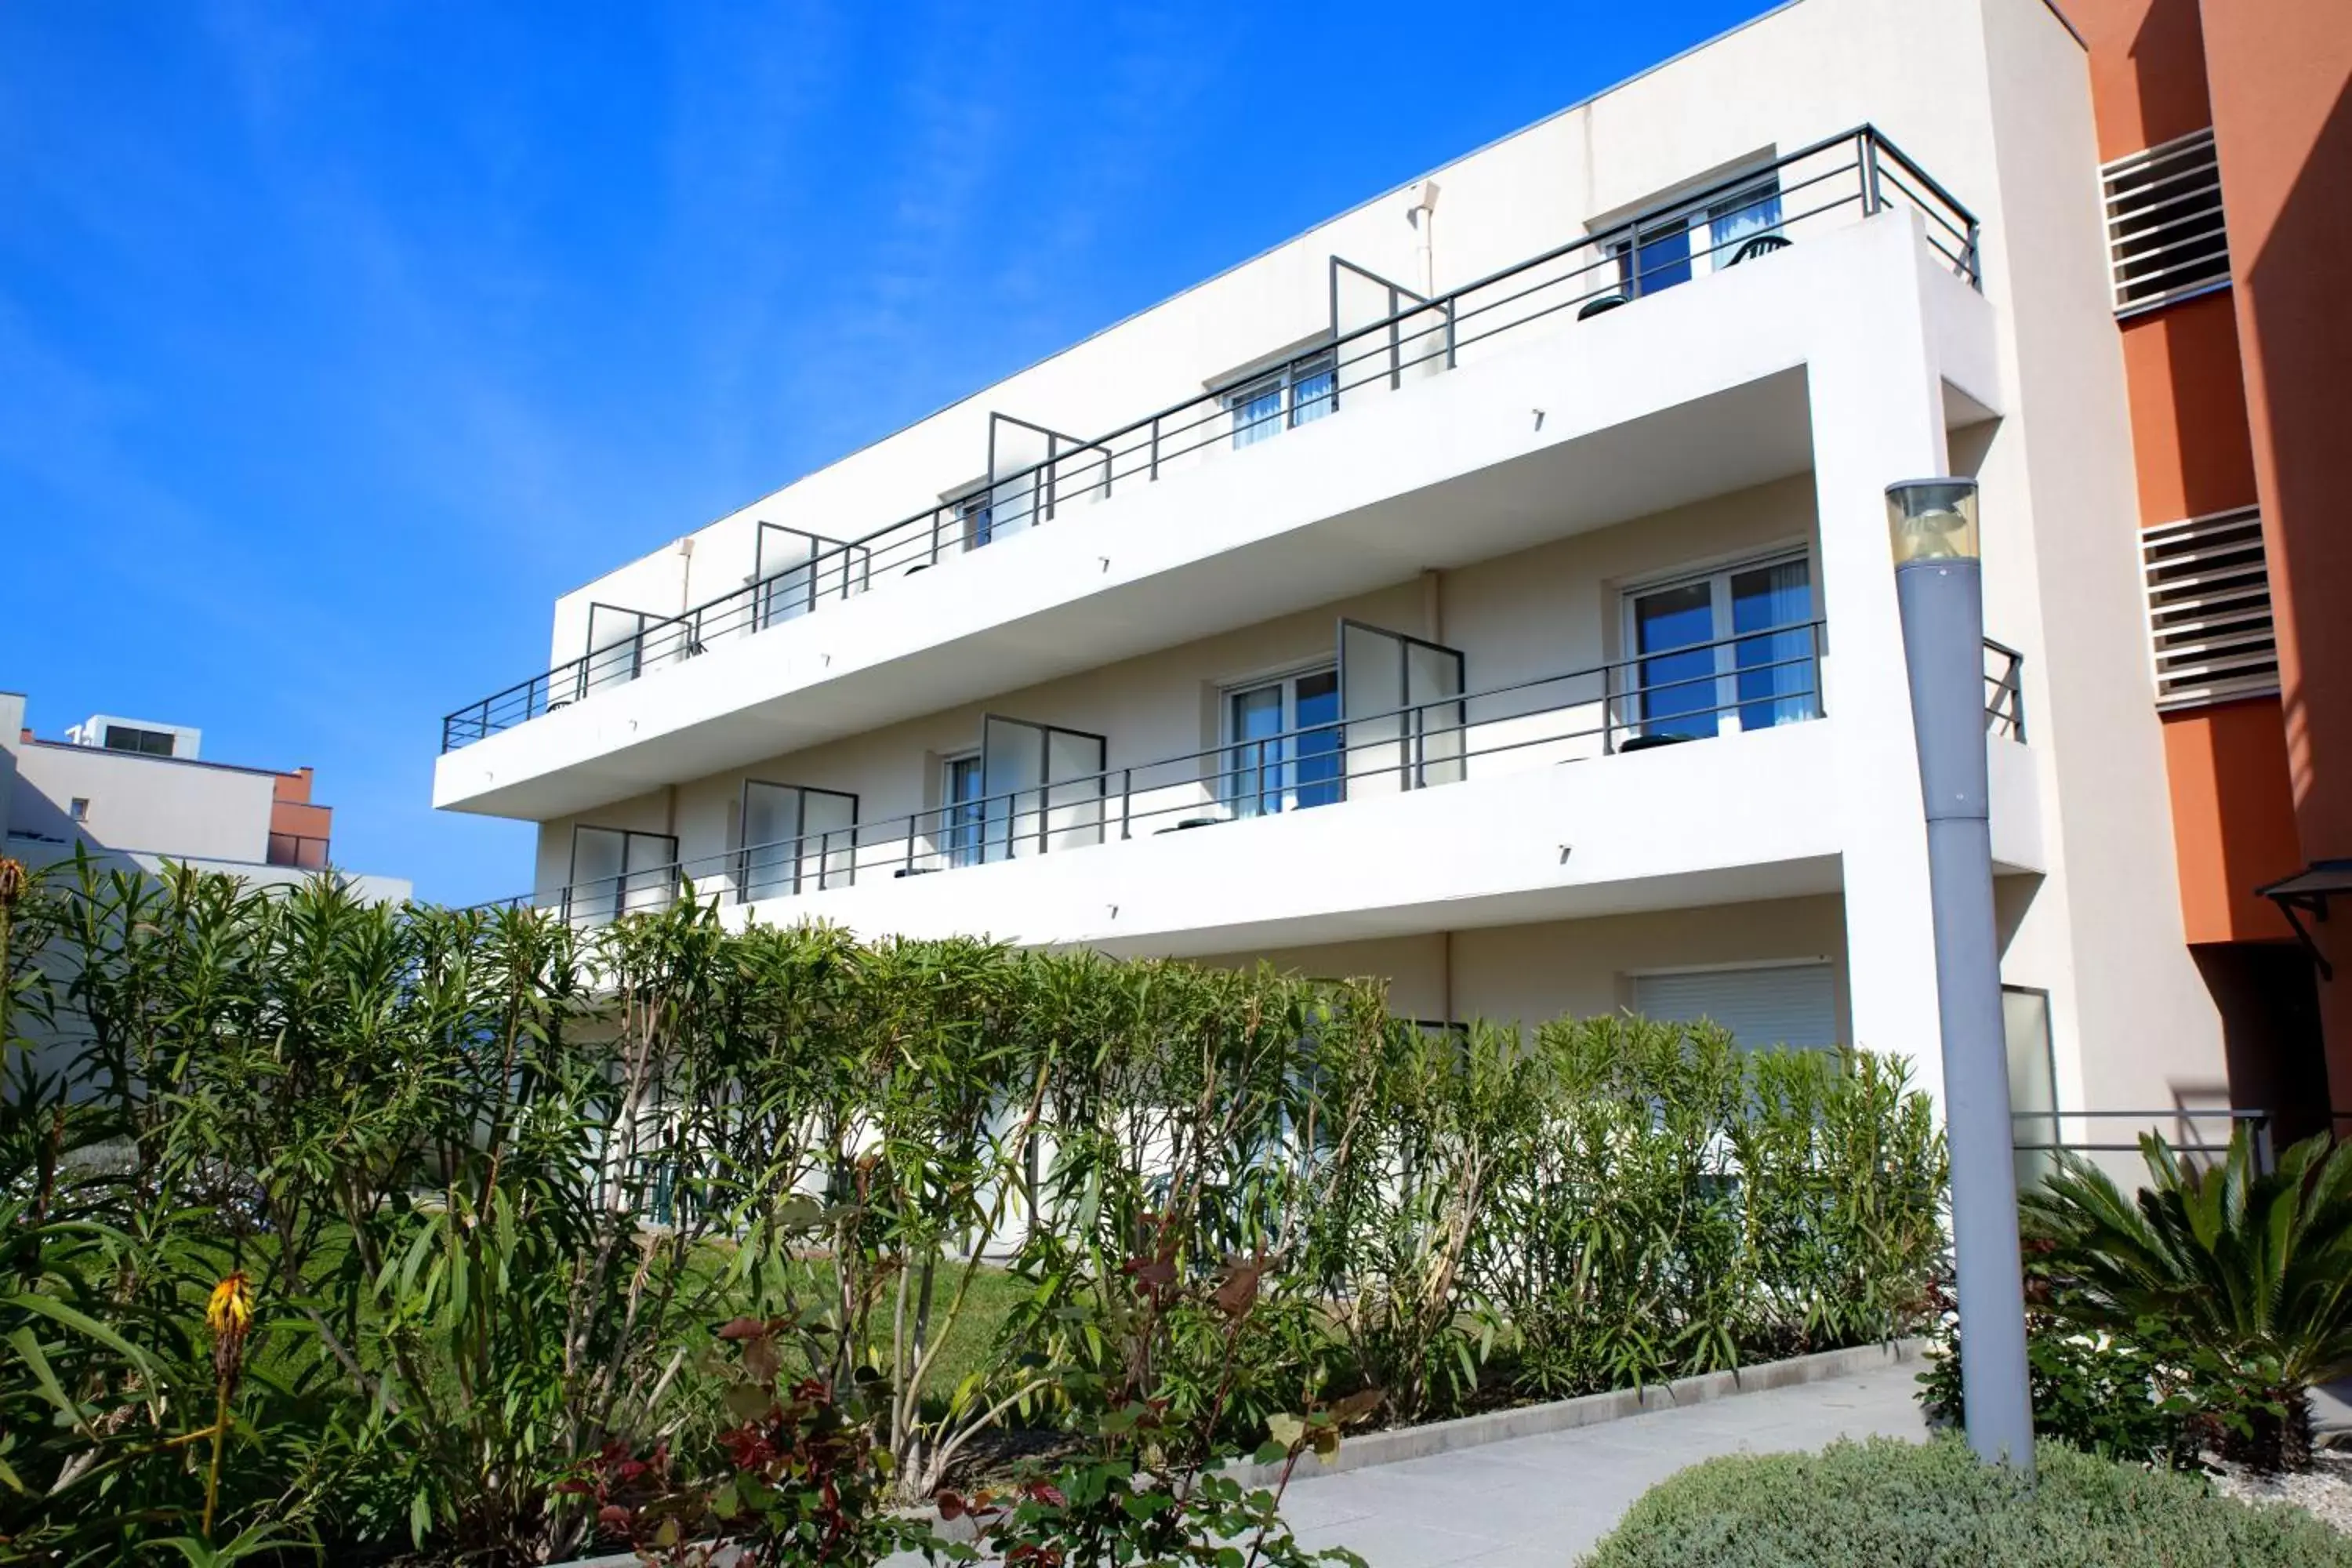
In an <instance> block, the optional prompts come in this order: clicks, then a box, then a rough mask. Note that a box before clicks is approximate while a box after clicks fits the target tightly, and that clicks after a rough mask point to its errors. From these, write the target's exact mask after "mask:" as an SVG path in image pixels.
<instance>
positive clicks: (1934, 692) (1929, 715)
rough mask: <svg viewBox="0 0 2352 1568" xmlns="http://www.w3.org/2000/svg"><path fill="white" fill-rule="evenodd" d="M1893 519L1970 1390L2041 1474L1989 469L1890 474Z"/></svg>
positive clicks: (2010, 1445)
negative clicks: (2012, 1043) (2007, 1008)
mask: <svg viewBox="0 0 2352 1568" xmlns="http://www.w3.org/2000/svg"><path fill="white" fill-rule="evenodd" d="M1886 521H1887V529H1888V532H1889V534H1890V536H1891V539H1892V542H1893V544H1894V548H1895V599H1896V602H1897V604H1898V605H1899V606H1900V608H1901V612H1902V616H1903V657H1904V659H1905V661H1906V664H1907V666H1908V667H1909V671H1910V680H1911V722H1912V726H1913V730H1914V731H1915V733H1916V738H1917V741H1918V746H1919V791H1920V795H1921V796H1922V797H1923V798H1924V800H1925V802H1926V805H1927V886H1928V893H1929V898H1930V900H1931V901H1932V902H1933V905H1934V908H1935V920H1936V995H1937V1015H1938V1018H1937V1022H1938V1023H1939V1024H1940V1025H1941V1026H1942V1032H1943V1037H1944V1038H1943V1047H1944V1121H1945V1127H1946V1129H1947V1133H1948V1138H1949V1141H1950V1144H1951V1155H1952V1250H1953V1252H1954V1254H1955V1256H1956V1258H1957V1266H1958V1274H1959V1306H1960V1332H1961V1335H1962V1343H1963V1345H1964V1346H1965V1352H1966V1353H1965V1354H1963V1355H1962V1357H1961V1359H1960V1397H1961V1402H1962V1405H1963V1407H1964V1409H1965V1411H1966V1415H1967V1419H1968V1428H1969V1447H1972V1448H1974V1449H1975V1450H1976V1452H1977V1457H1978V1458H1981V1459H1983V1460H1984V1461H1985V1462H1986V1463H1987V1464H1999V1463H2002V1462H2004V1461H2005V1462H2006V1463H2008V1464H2009V1465H2011V1467H2013V1468H2016V1469H2019V1470H2021V1471H2024V1472H2026V1473H2028V1474H2031V1473H2032V1468H2033V1401H2032V1392H2031V1390H2030V1388H2029V1385H2028V1384H2027V1381H2026V1362H2025V1290H2024V1285H2023V1282H2022V1280H2021V1279H2020V1270H2019V1259H2018V1247H2017V1170H2016V1166H2015V1164H2014V1163H2013V1161H2014V1155H2013V1153H2012V1149H2011V1131H2010V1112H2009V1058H2008V1047H2007V1045H2006V1043H2005V1037H2004V1031H2003V1028H2002V1025H2001V1010H2000V948H1999V945H1998V940H1997V938H1996V936H1995V934H1994V928H1993V910H1992V833H1991V827H1990V813H1989V811H1988V808H1987V795H1988V794H1989V791H1990V786H1989V784H1988V782H1987V780H1986V776H1985V723H1984V583H1983V579H1982V577H1981V575H1980V574H1979V565H1978V561H1977V487H1976V481H1974V480H1973V479H1906V480H1905V481H1903V482H1902V483H1900V484H1893V485H1889V486H1887V487H1886Z"/></svg>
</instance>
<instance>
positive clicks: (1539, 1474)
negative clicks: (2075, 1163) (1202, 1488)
mask: <svg viewBox="0 0 2352 1568" xmlns="http://www.w3.org/2000/svg"><path fill="white" fill-rule="evenodd" d="M1918 1372H1919V1363H1916V1362H1907V1363H1899V1364H1896V1365H1893V1366H1888V1367H1885V1368H1883V1369H1880V1370H1875V1371H1872V1372H1866V1373H1856V1374H1854V1375H1852V1376H1848V1377H1843V1378H1836V1379H1832V1380H1829V1381H1826V1382H1822V1383H1812V1384H1801V1385H1799V1386H1797V1387H1793V1388H1780V1389H1774V1390H1771V1391H1769V1392H1768V1393H1762V1394H1738V1395H1735V1396H1733V1397H1731V1398H1728V1399H1719V1400H1712V1401H1709V1402H1708V1403H1706V1404H1704V1405H1691V1406H1689V1407H1687V1408H1685V1409H1681V1410H1660V1411H1655V1412H1653V1413H1651V1414H1649V1415H1633V1416H1629V1417H1627V1418H1625V1419H1623V1420H1620V1421H1611V1422H1607V1423H1605V1424H1603V1425H1601V1426H1586V1427H1580V1428H1578V1429H1576V1430H1574V1431H1568V1432H1555V1433H1550V1434H1548V1435H1546V1436H1540V1437H1518V1438H1514V1439H1512V1440H1511V1441H1508V1442H1504V1443H1490V1444H1487V1445H1486V1446H1484V1447H1476V1448H1465V1449H1461V1450H1458V1451H1456V1452H1454V1453H1451V1454H1438V1455H1433V1456H1432V1457H1431V1458H1425V1459H1409V1460H1407V1461H1405V1462H1404V1463H1402V1464H1396V1465H1375V1466H1369V1467H1367V1468H1363V1469H1360V1470H1350V1471H1347V1472H1344V1473H1342V1474H1339V1475H1336V1476H1313V1475H1303V1476H1302V1477H1301V1478H1297V1479H1293V1480H1292V1482H1291V1485H1290V1489H1289V1491H1288V1492H1287V1493H1286V1495H1285V1497H1284V1498H1283V1504H1282V1511H1283V1514H1284V1516H1285V1517H1286V1518H1287V1519H1288V1520H1289V1521H1291V1524H1292V1526H1293V1527H1294V1528H1295V1529H1296V1530H1297V1532H1298V1538H1299V1541H1300V1542H1301V1543H1302V1544H1304V1545H1307V1546H1309V1547H1323V1546H1345V1547H1348V1548H1349V1549H1351V1550H1353V1551H1354V1552H1358V1553H1360V1555H1361V1556H1362V1557H1363V1559H1364V1561H1365V1562H1367V1563H1370V1565H1371V1568H1439V1565H1440V1564H1449V1565H1458V1568H1570V1564H1572V1563H1574V1562H1575V1561H1576V1560H1577V1558H1578V1557H1579V1556H1580V1555H1581V1554H1582V1553H1583V1552H1588V1551H1590V1550H1591V1548H1592V1546H1593V1544H1594V1543H1595V1542H1598V1541H1599V1540H1600V1539H1601V1537H1602V1536H1603V1535H1605V1534H1607V1533H1608V1532H1609V1530H1610V1528H1611V1527H1612V1526H1613V1525H1614V1524H1615V1523H1616V1522H1617V1521H1618V1520H1619V1519H1620V1518H1621V1517H1622V1516H1623V1514H1624V1512H1625V1510H1627V1509H1629V1508H1631V1507H1632V1506H1633V1500H1634V1499H1636V1498H1638V1497H1640V1496H1641V1495H1642V1494H1643V1492H1645V1491H1647V1490H1649V1489H1650V1488H1651V1487H1652V1486H1654V1485H1655V1484H1656V1483H1657V1482H1659V1481H1662V1480H1664V1479H1666V1478H1667V1477H1668V1476H1670V1475H1673V1474H1674V1473H1675V1471H1676V1470H1679V1469H1681V1468H1684V1467H1685V1465H1695V1464H1696V1463H1697V1462H1698V1461H1699V1460H1701V1459H1706V1458H1714V1457H1715V1456H1716V1455H1717V1454H1741V1453H1756V1454H1769V1453H1776V1452H1786V1451H1789V1450H1793V1449H1801V1448H1820V1447H1824V1446H1826V1445H1827V1444H1829V1443H1830V1442H1831V1441H1832V1440H1833V1439H1835V1438H1838V1437H1862V1436H1871V1435H1874V1434H1877V1435H1884V1436H1893V1437H1906V1438H1911V1439H1913V1440H1917V1439H1920V1438H1924V1437H1925V1436H1927V1423H1926V1421H1925V1420H1924V1419H1923V1418H1922V1417H1921V1416H1920V1415H1919V1405H1918V1400H1917V1397H1916V1394H1917V1384H1916V1383H1915V1382H1914V1381H1913V1380H1914V1379H1915V1378H1916V1376H1917V1374H1918Z"/></svg>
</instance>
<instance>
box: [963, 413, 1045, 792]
mask: <svg viewBox="0 0 2352 1568" xmlns="http://www.w3.org/2000/svg"><path fill="white" fill-rule="evenodd" d="M1052 443H1053V433H1052V432H1051V431H1047V430H1043V429H1040V428H1039V427H1038V426H1034V425H1031V424H1028V423H1026V422H1024V421H1023V420H1019V419H1014V418H1013V417H1011V416H1008V415H1003V414H991V415H990V416H988V530H987V531H986V532H985V533H984V534H982V535H979V536H977V538H976V539H974V540H973V542H972V543H973V546H974V547H975V548H976V547H977V546H978V545H980V544H992V543H994V542H996V541H998V540H1000V539H1006V538H1009V537H1011V536H1012V535H1013V534H1016V533H1019V532H1021V531H1023V530H1024V529H1026V528H1028V527H1029V526H1030V525H1032V524H1033V523H1036V522H1041V521H1044V518H1043V516H1042V515H1041V514H1042V511H1043V509H1044V506H1045V487H1044V486H1043V485H1042V484H1041V483H1039V479H1040V478H1041V476H1040V474H1039V472H1038V471H1037V469H1038V465H1040V464H1042V463H1044V462H1045V459H1046V458H1048V457H1050V456H1051V455H1052V454H1051V451H1050V449H1049V448H1050V447H1051V446H1052ZM989 793H990V794H992V795H993V794H994V793H995V791H993V790H991V791H990V792H989Z"/></svg>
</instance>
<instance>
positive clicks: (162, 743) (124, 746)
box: [106, 724, 177, 757]
mask: <svg viewBox="0 0 2352 1568" xmlns="http://www.w3.org/2000/svg"><path fill="white" fill-rule="evenodd" d="M176 739H177V737H176V736H174V735H173V733H172V731H169V730H141V729H135V728H133V727H132V726H131V725H129V724H109V725H108V726H107V727H106V750H108V751H110V752H138V753H139V754H140V755H141V756H142V757H168V756H170V755H171V754H172V744H173V741H174V740H176Z"/></svg>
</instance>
